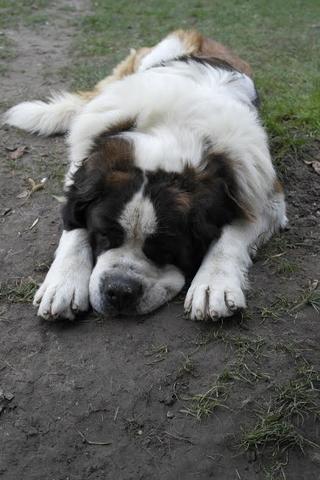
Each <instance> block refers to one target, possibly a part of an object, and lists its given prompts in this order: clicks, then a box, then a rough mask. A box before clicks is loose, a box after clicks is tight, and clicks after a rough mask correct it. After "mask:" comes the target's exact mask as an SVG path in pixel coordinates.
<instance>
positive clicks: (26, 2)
mask: <svg viewBox="0 0 320 480" xmlns="http://www.w3.org/2000/svg"><path fill="white" fill-rule="evenodd" d="M49 5H50V1H49V0H19V2H15V1H12V0H0V28H2V29H3V28H8V27H9V26H13V25H16V24H18V23H25V24H29V25H33V24H36V23H39V22H40V23H43V22H44V21H46V20H47V16H46V15H44V14H43V9H44V8H45V7H48V6H49Z"/></svg>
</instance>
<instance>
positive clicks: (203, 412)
mask: <svg viewBox="0 0 320 480" xmlns="http://www.w3.org/2000/svg"><path fill="white" fill-rule="evenodd" d="M227 397H228V395H227V392H226V389H225V387H224V385H223V384H221V383H218V382H217V383H215V384H214V385H212V386H211V387H210V388H209V389H208V390H207V391H205V392H204V393H197V394H195V395H193V396H192V397H190V398H187V399H185V400H188V401H189V402H190V406H185V407H184V408H183V409H182V410H180V411H181V412H182V413H186V414H187V415H191V416H192V417H195V418H196V419H197V420H201V419H203V418H206V417H209V416H210V415H211V414H212V413H213V412H214V410H215V409H216V408H218V407H223V408H228V407H227V406H226V405H225V401H226V400H227Z"/></svg>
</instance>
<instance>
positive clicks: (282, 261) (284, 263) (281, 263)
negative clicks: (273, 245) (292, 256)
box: [275, 258, 299, 275]
mask: <svg viewBox="0 0 320 480" xmlns="http://www.w3.org/2000/svg"><path fill="white" fill-rule="evenodd" d="M275 266H276V272H277V273H278V274H279V275H291V274H292V273H295V272H297V271H298V270H299V266H298V265H297V263H295V262H293V261H292V260H288V259H287V258H277V259H276V261H275Z"/></svg>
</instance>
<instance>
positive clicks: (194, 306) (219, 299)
mask: <svg viewBox="0 0 320 480" xmlns="http://www.w3.org/2000/svg"><path fill="white" fill-rule="evenodd" d="M245 307H246V300H245V296H244V293H243V291H242V288H241V286H240V284H238V282H236V281H235V280H234V279H232V278H231V279H229V278H228V277H224V276H222V275H202V274H199V275H196V277H195V278H194V280H193V282H192V284H191V286H190V288H189V290H188V293H187V296H186V299H185V303H184V308H185V312H186V314H187V315H188V317H189V318H191V319H192V320H208V319H212V320H215V319H218V318H223V317H230V316H231V315H233V314H234V313H235V312H236V311H237V310H240V309H243V308H245Z"/></svg>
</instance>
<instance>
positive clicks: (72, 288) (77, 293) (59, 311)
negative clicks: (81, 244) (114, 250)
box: [33, 262, 91, 320]
mask: <svg viewBox="0 0 320 480" xmlns="http://www.w3.org/2000/svg"><path fill="white" fill-rule="evenodd" d="M90 274H91V270H90V269H89V268H86V267H84V268H80V269H79V267H78V268H75V266H74V265H68V262H66V263H65V264H64V265H59V263H57V264H55V262H54V263H53V264H52V266H51V268H50V270H49V272H48V274H47V276H46V278H45V280H44V282H43V283H42V285H41V286H40V288H39V289H38V291H37V292H36V294H35V297H34V301H33V304H34V305H35V306H38V307H39V308H38V315H39V316H40V317H42V318H44V319H45V320H55V319H57V318H67V319H69V320H73V319H74V318H75V315H76V313H78V312H81V311H86V310H88V308H89V279H90Z"/></svg>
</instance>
